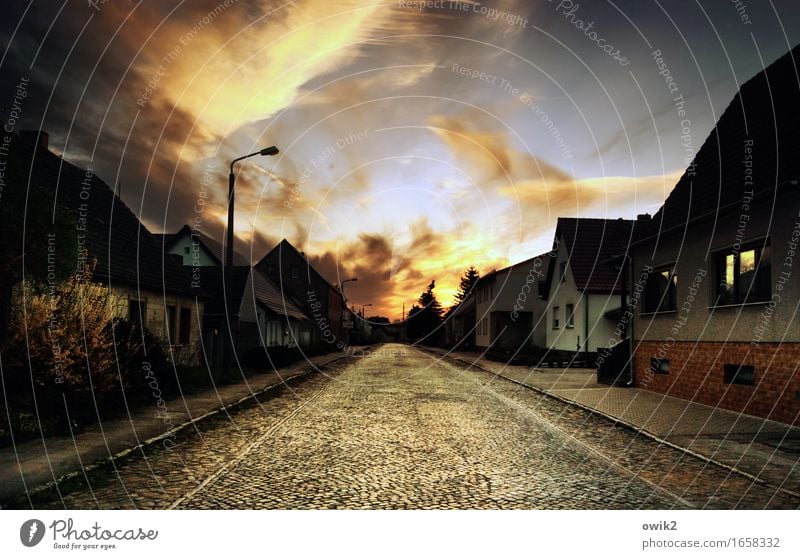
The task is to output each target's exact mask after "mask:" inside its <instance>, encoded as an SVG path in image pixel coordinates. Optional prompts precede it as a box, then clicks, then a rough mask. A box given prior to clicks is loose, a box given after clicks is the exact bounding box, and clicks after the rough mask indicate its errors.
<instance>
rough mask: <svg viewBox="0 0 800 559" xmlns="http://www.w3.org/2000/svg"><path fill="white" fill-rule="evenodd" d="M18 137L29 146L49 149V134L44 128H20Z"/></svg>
mask: <svg viewBox="0 0 800 559" xmlns="http://www.w3.org/2000/svg"><path fill="white" fill-rule="evenodd" d="M19 137H20V138H21V139H22V141H23V142H25V143H26V144H28V145H30V146H36V147H39V148H42V149H49V146H50V134H48V133H47V132H45V131H44V130H20V131H19Z"/></svg>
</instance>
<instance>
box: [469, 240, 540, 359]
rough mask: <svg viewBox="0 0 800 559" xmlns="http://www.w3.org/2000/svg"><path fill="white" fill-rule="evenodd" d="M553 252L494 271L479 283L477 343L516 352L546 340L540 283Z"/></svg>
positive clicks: (477, 292) (483, 346)
mask: <svg viewBox="0 0 800 559" xmlns="http://www.w3.org/2000/svg"><path fill="white" fill-rule="evenodd" d="M549 262H550V255H549V254H542V255H539V256H535V257H533V258H530V259H528V260H525V261H523V262H519V263H517V264H514V265H512V266H508V267H506V268H503V269H501V270H493V271H492V272H491V273H489V274H486V275H485V276H482V277H481V278H480V279H479V280H478V281H477V283H476V284H475V289H474V290H473V292H474V293H475V346H476V347H479V348H493V349H495V350H506V351H507V350H511V351H516V350H517V349H519V348H520V347H521V346H524V345H530V344H533V345H537V346H540V347H541V346H543V345H544V343H545V319H544V313H545V306H546V303H545V302H544V301H542V300H541V299H540V298H539V296H538V294H539V289H540V287H539V285H540V283H541V282H542V281H543V280H544V278H545V271H546V270H547V269H548V266H549Z"/></svg>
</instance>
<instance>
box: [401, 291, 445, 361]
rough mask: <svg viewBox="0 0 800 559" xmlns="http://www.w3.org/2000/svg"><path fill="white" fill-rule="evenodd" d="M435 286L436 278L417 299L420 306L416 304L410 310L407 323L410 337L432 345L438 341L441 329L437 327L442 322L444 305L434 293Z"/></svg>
mask: <svg viewBox="0 0 800 559" xmlns="http://www.w3.org/2000/svg"><path fill="white" fill-rule="evenodd" d="M435 287H436V280H432V281H431V283H430V284H428V287H427V289H425V291H423V292H422V295H420V296H419V299H417V303H418V304H419V306H417V305H414V306H413V307H411V310H410V311H408V324H407V325H406V333H407V335H408V337H409V339H411V340H424V341H425V343H426V344H430V345H434V344H436V343H438V341H439V334H440V331H439V330H437V328H438V327H439V325H441V323H442V305H441V304H440V303H439V301H438V300H437V299H436V295H435V294H434V293H433V290H434V288H435Z"/></svg>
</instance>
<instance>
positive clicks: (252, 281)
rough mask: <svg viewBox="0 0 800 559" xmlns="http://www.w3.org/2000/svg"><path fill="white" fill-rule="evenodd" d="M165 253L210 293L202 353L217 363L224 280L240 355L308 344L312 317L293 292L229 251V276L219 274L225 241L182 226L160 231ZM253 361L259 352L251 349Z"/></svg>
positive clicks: (223, 321)
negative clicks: (305, 311) (188, 269)
mask: <svg viewBox="0 0 800 559" xmlns="http://www.w3.org/2000/svg"><path fill="white" fill-rule="evenodd" d="M161 238H162V242H163V245H164V250H165V252H167V253H169V254H173V255H176V256H177V257H179V258H181V260H182V262H183V265H184V267H186V268H190V269H191V270H192V282H193V283H194V285H196V286H198V287H201V288H202V289H203V290H204V291H205V292H206V293H207V294H208V295H209V301H208V302H207V304H206V307H205V312H204V314H203V329H202V331H203V346H204V351H205V358H206V360H207V362H208V363H212V364H214V366H215V367H216V366H221V365H222V362H221V359H222V343H223V337H222V332H223V326H224V325H225V324H226V323H227V313H226V306H225V300H226V293H225V284H226V283H228V287H229V288H230V290H229V292H228V293H227V296H228V297H230V299H229V300H230V305H231V308H232V313H231V318H232V320H233V324H232V331H233V333H234V340H235V348H236V352H237V354H238V355H240V356H244V355H246V354H248V353H249V352H253V350H255V349H258V348H271V347H282V348H292V347H301V348H302V347H308V346H309V345H310V344H311V333H312V326H313V325H312V322H311V320H310V319H309V317H308V316H307V315H306V314H305V313H304V312H303V311H302V309H301V308H300V305H299V304H298V303H297V301H295V300H294V299H293V298H292V296H291V295H290V294H289V293H287V292H284V293H282V292H281V288H280V287H279V286H278V285H276V284H275V283H274V282H273V281H272V280H270V279H269V278H267V277H266V276H264V275H263V274H261V273H260V272H259V271H257V270H256V269H254V268H252V267H251V266H250V265H249V262H248V260H247V259H246V258H245V257H244V256H243V255H242V254H240V253H239V252H237V251H234V252H233V266H232V269H231V276H230V278H227V282H226V281H224V279H223V262H224V256H223V251H224V245H223V244H222V243H220V242H218V241H217V240H216V239H214V238H213V237H211V236H209V235H207V234H205V233H203V232H202V231H199V230H196V229H194V230H193V229H191V228H190V227H189V226H188V225H184V226H183V227H182V228H181V229H180V230H179V231H178V232H177V233H174V234H164V235H162V236H161ZM252 355H255V356H256V358H254V359H252V360H251V361H257V355H258V354H257V353H252Z"/></svg>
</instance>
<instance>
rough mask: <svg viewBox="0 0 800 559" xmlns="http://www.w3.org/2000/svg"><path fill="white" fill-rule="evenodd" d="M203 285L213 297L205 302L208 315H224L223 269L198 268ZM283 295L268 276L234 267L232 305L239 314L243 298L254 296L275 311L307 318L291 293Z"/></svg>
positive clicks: (232, 272) (231, 288)
mask: <svg viewBox="0 0 800 559" xmlns="http://www.w3.org/2000/svg"><path fill="white" fill-rule="evenodd" d="M197 274H199V278H200V279H199V282H200V285H201V287H202V288H203V289H204V290H205V291H206V292H208V293H210V294H211V295H212V296H213V297H212V299H211V300H210V301H209V302H208V303H207V304H206V307H205V312H206V314H207V315H209V316H225V293H224V283H223V275H222V274H223V268H221V267H220V268H218V267H210V266H207V267H203V268H200V269H199V270H198V271H197ZM285 295H286V296H285V297H284V296H282V294H281V291H280V288H279V287H278V286H277V285H275V283H274V282H273V281H272V280H270V279H269V278H267V277H265V276H264V275H263V274H261V273H259V272H258V271H257V270H255V269H254V268H251V267H250V266H233V267H232V271H231V276H230V297H231V303H232V306H233V308H234V309H235V310H236V312H237V313H238V310H239V308H240V307H241V303H242V298H243V297H254V298H255V300H256V301H258V302H259V303H261V304H262V305H264V306H265V307H266V308H268V309H270V310H271V311H273V312H274V313H275V314H278V315H283V316H288V317H291V318H296V319H298V320H308V317H307V316H306V314H305V313H304V312H303V311H302V310H301V309H300V307H299V306H298V305H297V303H295V302H294V300H293V299H292V298H291V297H290V296H289V294H288V293H286V294H285Z"/></svg>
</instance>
